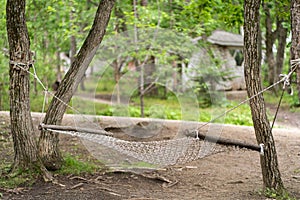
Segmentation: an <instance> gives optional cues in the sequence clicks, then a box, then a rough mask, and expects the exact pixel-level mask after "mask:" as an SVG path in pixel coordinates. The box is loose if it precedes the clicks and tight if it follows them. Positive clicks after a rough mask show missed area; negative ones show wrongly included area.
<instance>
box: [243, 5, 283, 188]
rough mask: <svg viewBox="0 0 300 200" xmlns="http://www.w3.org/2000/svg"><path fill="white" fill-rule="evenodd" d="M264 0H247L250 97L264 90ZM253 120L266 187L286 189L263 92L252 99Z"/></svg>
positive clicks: (247, 60) (245, 10)
mask: <svg viewBox="0 0 300 200" xmlns="http://www.w3.org/2000/svg"><path fill="white" fill-rule="evenodd" d="M259 6H260V0H259V1H257V0H245V1H244V31H245V35H244V58H245V81H246V86H247V93H248V96H249V97H252V96H253V95H256V94H257V93H258V92H260V91H261V90H262V86H261V80H260V61H259V60H258V57H259V55H258V51H257V49H258V47H257V43H258V34H259V23H260V21H259V20H260V16H259ZM250 107H251V114H252V120H253V124H254V129H255V135H256V139H257V142H258V144H261V143H262V144H264V146H265V149H264V155H261V156H260V163H261V168H262V175H263V183H264V188H270V189H275V190H276V191H277V192H282V191H283V189H284V188H283V182H282V180H281V175H280V171H279V167H278V160H277V153H276V148H275V142H274V138H273V135H272V130H271V127H270V124H269V121H268V119H267V115H266V108H265V102H264V98H263V95H262V94H261V95H258V96H257V97H255V98H253V99H252V100H251V101H250Z"/></svg>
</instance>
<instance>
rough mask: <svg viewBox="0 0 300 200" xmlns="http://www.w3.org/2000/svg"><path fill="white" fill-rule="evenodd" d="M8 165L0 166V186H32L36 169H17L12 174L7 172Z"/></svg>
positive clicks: (37, 173) (36, 173)
mask: <svg viewBox="0 0 300 200" xmlns="http://www.w3.org/2000/svg"><path fill="white" fill-rule="evenodd" d="M9 169H10V166H8V165H6V166H1V171H2V173H1V177H0V187H2V188H16V187H19V186H32V184H33V183H34V182H35V180H36V179H37V177H38V176H39V174H40V173H39V172H38V171H33V170H17V171H16V172H14V173H13V174H9V173H8V171H9Z"/></svg>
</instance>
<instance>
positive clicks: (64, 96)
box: [39, 0, 115, 170]
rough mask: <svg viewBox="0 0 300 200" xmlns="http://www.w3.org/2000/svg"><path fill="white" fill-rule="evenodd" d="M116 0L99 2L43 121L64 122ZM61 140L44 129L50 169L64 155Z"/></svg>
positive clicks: (44, 152)
mask: <svg viewBox="0 0 300 200" xmlns="http://www.w3.org/2000/svg"><path fill="white" fill-rule="evenodd" d="M114 3H115V0H102V1H101V2H100V4H99V6H98V10H97V13H96V16H95V19H94V23H93V26H92V28H91V30H90V32H89V34H88V36H87V38H86V39H85V41H84V43H83V45H82V47H81V49H80V51H79V52H78V54H77V56H76V58H75V59H74V62H73V63H72V65H71V67H70V69H69V70H68V72H67V74H66V75H65V77H64V78H63V80H62V82H61V84H60V86H59V88H58V90H57V92H56V97H57V98H53V100H52V101H51V103H50V105H49V109H48V111H47V113H46V116H45V119H44V122H43V123H44V124H53V125H54V124H61V121H62V118H63V115H64V113H65V111H66V108H67V104H68V103H69V102H70V100H71V98H72V96H73V94H74V93H75V91H76V89H77V87H78V84H79V83H80V81H81V80H82V79H83V77H84V74H85V71H86V69H87V68H88V66H89V64H90V62H91V60H92V58H93V57H94V55H95V53H96V51H97V49H98V47H99V45H100V43H101V41H102V39H103V37H104V35H105V32H106V27H107V24H108V21H109V19H110V14H111V11H112V8H113V6H114ZM58 99H60V100H62V101H63V102H64V103H62V102H61V101H60V100H58ZM58 142H59V137H58V134H56V133H52V132H49V131H41V135H40V140H39V154H40V156H41V159H42V161H43V163H44V165H45V166H46V167H47V169H51V170H57V169H59V168H60V167H61V164H62V157H61V154H60V151H59V148H58Z"/></svg>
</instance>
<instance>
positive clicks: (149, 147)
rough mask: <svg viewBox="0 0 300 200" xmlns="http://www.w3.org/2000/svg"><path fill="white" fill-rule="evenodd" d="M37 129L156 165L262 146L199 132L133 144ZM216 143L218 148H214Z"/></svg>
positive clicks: (64, 129) (55, 128)
mask: <svg viewBox="0 0 300 200" xmlns="http://www.w3.org/2000/svg"><path fill="white" fill-rule="evenodd" d="M40 128H41V129H46V130H48V131H52V132H56V133H60V134H67V135H71V136H75V137H79V138H82V139H84V140H88V141H91V142H94V143H97V144H100V145H103V146H105V147H107V148H110V149H113V150H115V151H117V152H118V153H120V154H123V155H126V156H129V157H132V158H135V159H137V160H140V161H143V162H147V163H150V164H154V165H159V166H171V165H179V164H185V163H189V162H191V161H194V160H197V159H201V158H204V157H206V156H209V155H212V154H216V153H220V152H223V151H225V150H224V147H225V146H226V148H227V149H229V148H230V147H234V148H235V147H241V148H247V149H250V150H254V151H258V152H262V151H263V149H262V147H261V146H258V145H250V144H244V143H241V142H237V141H229V140H225V139H220V138H214V137H206V136H205V135H202V134H199V133H197V137H194V136H195V135H194V133H188V134H186V136H187V137H183V138H178V139H170V140H159V141H147V142H136V141H127V140H122V139H118V138H115V137H111V135H109V134H108V133H105V131H103V132H102V133H101V134H97V133H91V132H92V131H91V132H84V131H83V132H81V131H82V129H72V127H64V126H50V125H43V124H41V125H40ZM69 128H71V130H69ZM204 138H205V140H204ZM215 143H217V144H219V145H216V144H215ZM228 146H229V147H228Z"/></svg>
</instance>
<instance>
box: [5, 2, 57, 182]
mask: <svg viewBox="0 0 300 200" xmlns="http://www.w3.org/2000/svg"><path fill="white" fill-rule="evenodd" d="M25 4H26V2H25V0H8V1H7V4H6V27H7V36H8V42H9V58H10V65H9V76H10V90H9V93H10V123H11V134H12V138H13V143H14V163H13V165H12V169H11V170H12V172H13V171H15V170H16V169H18V168H22V169H40V170H41V171H42V172H44V174H43V175H44V178H47V179H48V180H49V179H52V177H51V176H50V174H48V173H47V170H46V169H45V167H44V166H43V164H42V163H41V162H40V159H39V156H38V152H37V143H36V140H35V138H34V129H33V122H32V118H31V114H30V101H29V91H30V87H29V86H30V80H29V73H28V72H27V70H29V68H30V66H31V65H32V62H33V61H32V54H31V52H30V41H29V36H28V31H27V26H26V20H25V18H26V17H25V7H26V6H25Z"/></svg>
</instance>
